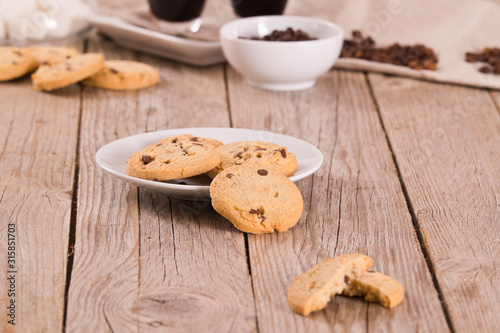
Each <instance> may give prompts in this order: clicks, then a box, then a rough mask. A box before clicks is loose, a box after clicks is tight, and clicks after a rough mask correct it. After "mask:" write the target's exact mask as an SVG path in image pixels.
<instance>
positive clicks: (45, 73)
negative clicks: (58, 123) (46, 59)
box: [31, 53, 104, 91]
mask: <svg viewBox="0 0 500 333" xmlns="http://www.w3.org/2000/svg"><path fill="white" fill-rule="evenodd" d="M103 66H104V57H103V56H102V54H101V53H85V54H81V55H78V56H76V57H74V58H70V59H67V60H66V61H64V62H61V63H59V64H56V65H52V66H51V65H42V66H40V67H39V68H38V70H37V71H36V72H35V73H33V74H32V75H31V79H32V80H33V87H34V88H35V89H36V90H44V91H50V90H54V89H58V88H62V87H66V86H69V85H70V84H72V83H76V82H79V81H81V80H83V79H85V78H87V77H89V76H91V75H93V74H95V73H97V72H98V71H99V70H100V69H101V68H102V67H103Z"/></svg>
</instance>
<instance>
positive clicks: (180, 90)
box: [0, 40, 500, 332]
mask: <svg viewBox="0 0 500 333" xmlns="http://www.w3.org/2000/svg"><path fill="white" fill-rule="evenodd" d="M80 46H81V47H82V48H83V50H84V51H86V52H103V53H104V54H105V56H106V58H108V59H135V60H139V61H143V62H146V63H149V64H152V65H153V66H155V67H156V68H158V69H159V71H160V73H161V82H160V84H159V85H158V86H156V87H154V88H150V89H146V90H141V91H138V92H114V91H105V90H98V89H89V88H82V87H81V86H79V85H73V86H70V87H67V88H64V89H61V90H58V91H55V92H53V93H40V92H35V91H34V90H33V89H32V87H31V82H30V79H29V78H28V77H26V78H23V79H19V80H16V81H12V82H5V83H0V101H1V104H0V105H1V107H0V119H1V121H0V174H1V175H2V176H1V178H0V216H1V217H0V244H1V246H0V265H1V267H2V268H1V269H2V274H1V276H2V279H1V281H2V282H1V283H0V308H1V309H3V310H2V312H3V314H2V323H1V326H0V327H1V329H0V330H1V331H5V332H61V331H63V332H64V331H65V332H109V331H113V332H156V331H166V332H331V331H333V332H344V331H346V332H381V331H384V332H448V331H451V332H498V330H499V328H500V316H499V315H498V314H499V313H500V223H499V220H500V114H499V110H500V108H499V106H500V93H499V92H493V91H488V90H480V89H474V88H466V87H460V86H452V85H444V84H435V83H430V82H424V81H418V80H412V79H407V78H401V77H390V76H384V75H379V74H367V73H362V72H350V71H341V70H332V71H330V72H329V73H327V74H325V75H324V76H322V77H321V78H320V80H319V81H318V83H317V84H316V86H315V87H314V88H312V89H309V90H305V91H299V92H270V91H263V90H259V89H256V88H252V87H250V86H248V85H247V84H246V83H245V82H244V80H243V79H242V78H241V77H240V76H239V75H238V74H237V73H235V72H234V71H233V70H232V69H231V67H229V66H228V65H217V66H212V67H207V68H196V67H190V66H187V65H182V64H179V63H174V62H171V61H168V60H163V59H160V58H156V57H152V56H148V55H146V54H141V53H134V52H131V51H128V50H125V49H121V48H118V47H116V46H115V45H114V44H113V43H111V42H109V41H106V40H90V41H88V42H87V43H85V44H82V45H80ZM197 126H200V127H205V126H220V127H239V128H251V129H259V130H269V131H273V132H278V133H283V134H287V135H291V136H295V137H298V138H301V139H303V140H306V141H308V142H310V143H312V144H313V145H315V146H317V147H318V148H319V149H320V150H321V152H322V153H323V155H324V164H323V166H322V167H321V168H320V169H319V170H318V171H317V172H316V173H315V174H314V175H313V176H311V177H308V178H306V179H303V180H301V181H299V182H298V186H299V188H300V190H301V192H302V195H303V197H304V203H305V207H304V214H303V215H302V218H301V219H300V221H299V223H298V224H297V225H296V226H295V227H294V228H293V229H291V230H290V231H287V232H285V233H274V234H266V235H250V234H249V235H247V234H244V233H242V232H240V231H238V230H237V229H235V228H234V227H233V226H232V225H231V224H230V223H229V222H228V221H227V220H225V219H224V218H223V217H221V216H220V215H218V214H217V213H216V212H215V211H214V210H213V209H212V207H211V206H210V204H209V203H208V202H190V201H183V200H177V199H172V198H169V197H167V196H165V195H163V194H159V193H155V192H151V191H148V190H142V189H138V188H137V187H135V186H131V185H129V184H128V183H125V182H123V181H121V180H118V179H117V178H114V177H113V176H111V175H109V174H107V173H104V172H103V171H102V170H101V169H100V168H99V167H98V166H97V165H96V163H95V161H94V155H95V153H96V151H97V150H98V149H99V148H100V147H101V146H103V145H105V144H106V143H109V142H111V141H113V140H116V139H119V138H123V137H126V136H129V135H133V134H140V133H145V132H151V131H156V130H163V129H170V128H182V127H197ZM289 148H290V150H291V151H293V147H289ZM9 235H11V237H15V242H14V243H15V249H14V248H11V249H9V248H8V241H9V239H8V238H9ZM11 250H12V251H13V252H15V258H14V259H15V262H14V266H12V267H10V268H9V266H8V261H7V260H8V252H10V251H11ZM354 252H359V253H364V254H367V255H369V256H371V257H372V258H373V261H374V267H375V268H376V269H377V270H379V271H381V272H383V273H385V274H389V275H391V276H392V277H394V278H396V279H397V280H399V281H401V283H402V284H403V286H404V288H405V293H406V299H405V300H404V302H403V303H402V304H401V305H400V306H398V307H396V308H394V309H385V308H383V307H381V306H380V305H378V304H368V303H366V302H364V301H362V300H361V299H351V298H346V297H341V296H337V297H335V298H334V299H332V301H331V302H330V303H329V304H328V306H327V308H326V309H325V310H323V311H319V312H317V313H313V314H312V315H310V316H309V317H302V316H300V315H298V314H295V313H293V312H292V311H290V309H289V307H288V303H287V300H286V292H287V289H288V287H289V285H290V283H291V281H292V279H293V277H294V276H295V275H297V274H299V273H301V272H303V271H305V270H307V269H309V268H310V267H312V266H313V265H314V264H316V263H319V262H321V261H322V260H324V259H325V258H328V257H333V256H337V255H340V254H342V253H354ZM10 271H14V272H15V273H10ZM5 276H7V278H9V277H11V276H14V279H13V280H7V278H5ZM11 282H14V283H13V284H11ZM12 287H14V289H15V296H14V297H11V296H8V293H9V289H12ZM12 299H13V300H14V301H15V326H12V325H10V324H8V322H7V321H8V320H11V319H10V318H9V317H7V316H6V314H7V312H8V311H10V310H9V309H6V307H7V306H9V305H10V301H11V300H12Z"/></svg>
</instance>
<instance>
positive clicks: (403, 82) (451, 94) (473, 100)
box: [370, 75, 500, 332]
mask: <svg viewBox="0 0 500 333" xmlns="http://www.w3.org/2000/svg"><path fill="white" fill-rule="evenodd" d="M370 82H371V83H372V86H373V90H374V93H375V98H376V100H377V102H378V104H379V107H380V113H381V116H382V119H383V122H384V126H385V129H386V132H387V135H388V138H389V140H390V143H391V146H392V149H393V152H394V155H395V157H396V160H397V163H398V166H399V169H400V172H401V176H402V180H403V182H404V184H405V186H406V188H407V192H408V196H409V199H410V201H411V205H412V207H413V210H414V214H415V216H416V219H417V222H418V225H419V228H420V230H421V232H422V235H423V240H424V242H425V246H426V247H427V249H428V252H429V254H430V260H431V261H432V265H433V267H434V270H435V271H436V276H437V280H438V282H439V285H440V287H441V289H442V292H443V296H444V300H445V303H446V306H447V308H448V309H449V313H450V318H451V320H452V323H453V327H454V329H455V331H456V332H496V331H498V328H499V327H500V317H499V316H498V313H500V275H499V274H498V269H497V267H499V265H500V242H499V239H500V229H499V227H498V226H499V224H498V221H499V220H500V205H499V199H498V198H499V197H500V114H499V113H498V110H497V109H496V107H495V105H494V103H493V102H492V99H491V96H490V93H489V92H488V91H485V90H479V89H471V88H464V87H457V86H450V85H438V84H431V83H428V82H423V81H415V80H409V79H404V78H394V77H384V76H381V75H370Z"/></svg>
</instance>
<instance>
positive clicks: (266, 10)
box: [231, 0, 287, 17]
mask: <svg viewBox="0 0 500 333" xmlns="http://www.w3.org/2000/svg"><path fill="white" fill-rule="evenodd" d="M286 2H287V0H231V4H232V5H233V9H234V12H235V13H236V14H237V15H238V16H240V17H249V16H260V15H281V14H283V11H284V10H285V6H286Z"/></svg>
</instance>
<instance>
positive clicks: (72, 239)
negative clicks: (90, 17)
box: [62, 39, 88, 332]
mask: <svg viewBox="0 0 500 333" xmlns="http://www.w3.org/2000/svg"><path fill="white" fill-rule="evenodd" d="M87 47H88V40H87V39H85V40H84V41H83V50H82V53H86V52H87ZM79 98H80V105H79V108H78V125H77V128H76V130H77V134H76V146H75V149H76V152H75V171H74V172H75V174H74V176H73V186H72V194H71V213H70V220H69V233H68V251H67V257H68V261H67V263H66V279H65V286H64V310H63V322H62V331H63V332H66V318H67V315H68V293H69V285H70V283H71V274H72V273H73V263H74V259H75V243H76V215H77V211H78V182H79V181H80V174H79V173H80V162H79V161H80V134H81V127H82V109H83V88H82V87H80V91H79Z"/></svg>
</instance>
